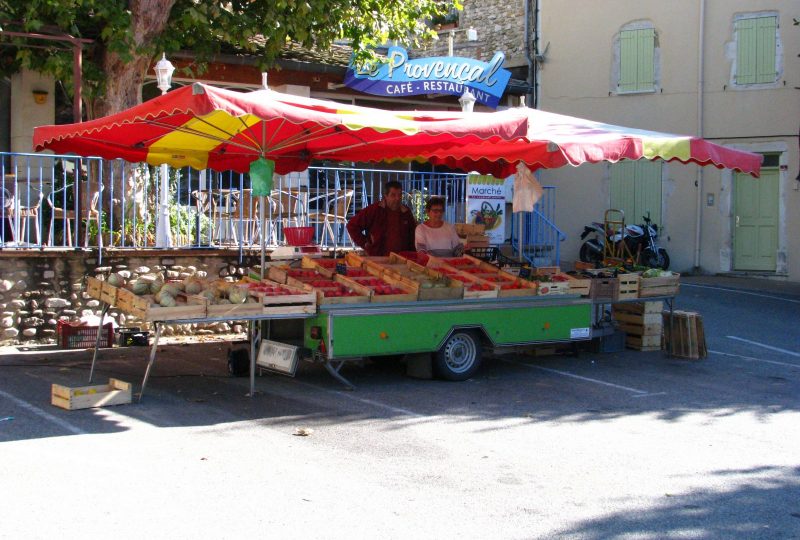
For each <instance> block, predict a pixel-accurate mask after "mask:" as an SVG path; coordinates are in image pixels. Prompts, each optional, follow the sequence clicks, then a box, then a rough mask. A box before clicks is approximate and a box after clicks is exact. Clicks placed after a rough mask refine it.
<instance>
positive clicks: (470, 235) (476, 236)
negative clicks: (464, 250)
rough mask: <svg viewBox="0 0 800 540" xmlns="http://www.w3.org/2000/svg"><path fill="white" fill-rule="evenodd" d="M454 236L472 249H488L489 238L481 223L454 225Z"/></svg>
mask: <svg viewBox="0 0 800 540" xmlns="http://www.w3.org/2000/svg"><path fill="white" fill-rule="evenodd" d="M455 226H456V234H458V236H459V237H460V238H461V239H462V240H464V242H465V243H466V244H467V245H468V246H469V247H470V249H472V248H480V247H489V237H488V236H487V235H486V231H485V227H484V225H483V224H482V223H456V224H455Z"/></svg>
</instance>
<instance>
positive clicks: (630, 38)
mask: <svg viewBox="0 0 800 540" xmlns="http://www.w3.org/2000/svg"><path fill="white" fill-rule="evenodd" d="M654 87H655V30H654V29H652V28H643V29H640V30H623V31H622V32H620V34H619V83H618V90H619V91H620V92H642V91H650V90H653V89H654Z"/></svg>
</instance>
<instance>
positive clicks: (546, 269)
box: [533, 266, 561, 276]
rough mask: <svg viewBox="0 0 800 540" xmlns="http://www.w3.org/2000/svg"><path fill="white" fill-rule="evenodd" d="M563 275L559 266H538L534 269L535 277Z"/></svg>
mask: <svg viewBox="0 0 800 540" xmlns="http://www.w3.org/2000/svg"><path fill="white" fill-rule="evenodd" d="M559 273H561V268H559V267H558V266H537V267H536V268H534V269H533V275H534V276H552V275H555V274H559Z"/></svg>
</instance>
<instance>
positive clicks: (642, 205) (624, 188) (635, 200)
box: [610, 159, 661, 227]
mask: <svg viewBox="0 0 800 540" xmlns="http://www.w3.org/2000/svg"><path fill="white" fill-rule="evenodd" d="M610 207H611V208H616V209H617V210H622V211H623V212H625V222H626V223H628V224H631V223H634V224H639V223H641V222H642V216H646V215H648V213H649V214H650V219H652V220H653V223H656V224H657V225H658V226H659V227H660V226H661V163H660V162H658V161H649V160H646V159H641V160H639V161H621V162H619V163H615V164H613V165H611V201H610Z"/></svg>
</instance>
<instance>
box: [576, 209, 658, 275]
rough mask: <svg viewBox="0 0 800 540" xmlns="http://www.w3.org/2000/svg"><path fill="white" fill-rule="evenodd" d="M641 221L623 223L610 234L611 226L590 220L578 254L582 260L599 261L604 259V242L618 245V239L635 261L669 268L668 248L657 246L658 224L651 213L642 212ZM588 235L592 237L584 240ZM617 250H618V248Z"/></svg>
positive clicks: (594, 262) (652, 266) (596, 262)
mask: <svg viewBox="0 0 800 540" xmlns="http://www.w3.org/2000/svg"><path fill="white" fill-rule="evenodd" d="M642 219H643V220H644V223H642V224H640V225H626V226H625V229H624V231H621V232H617V233H615V234H612V233H613V231H612V230H611V229H607V228H606V226H605V223H602V222H598V221H593V222H592V223H591V224H590V225H586V226H584V228H583V232H582V233H581V240H584V243H583V244H582V245H581V248H580V252H579V254H578V257H579V258H580V260H581V261H583V262H588V263H593V264H595V265H597V264H602V262H603V259H604V252H605V245H606V242H611V243H612V245H614V246H618V245H619V242H621V241H622V242H624V243H625V245H626V246H627V249H628V251H629V252H630V253H631V254H632V255H633V257H634V258H635V259H637V261H638V264H641V265H642V266H648V267H650V268H661V269H662V270H666V269H668V268H669V254H667V250H666V249H664V248H662V247H660V246H659V245H658V243H657V242H656V239H657V238H658V225H656V224H654V223H653V222H652V220H651V219H650V213H649V212H648V214H647V215H646V216H642ZM590 235H592V236H591V238H589V239H588V240H586V238H587V237H589V236H590ZM617 251H618V252H619V250H617Z"/></svg>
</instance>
